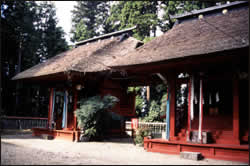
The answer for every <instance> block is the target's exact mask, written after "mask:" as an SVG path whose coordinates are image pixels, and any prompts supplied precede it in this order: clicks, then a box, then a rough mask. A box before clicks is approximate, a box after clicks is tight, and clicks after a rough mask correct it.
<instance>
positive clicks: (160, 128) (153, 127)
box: [126, 121, 166, 137]
mask: <svg viewBox="0 0 250 166" xmlns="http://www.w3.org/2000/svg"><path fill="white" fill-rule="evenodd" d="M138 128H148V129H149V130H150V132H151V134H152V135H153V137H162V133H164V132H166V123H161V122H140V121H139V123H138ZM126 130H127V131H129V130H132V129H131V121H126Z"/></svg>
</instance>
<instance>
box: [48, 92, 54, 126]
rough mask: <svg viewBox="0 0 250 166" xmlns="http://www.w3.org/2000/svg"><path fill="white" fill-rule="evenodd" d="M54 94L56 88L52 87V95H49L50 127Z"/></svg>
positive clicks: (49, 124)
mask: <svg viewBox="0 0 250 166" xmlns="http://www.w3.org/2000/svg"><path fill="white" fill-rule="evenodd" d="M53 94H54V89H53V88H50V97H49V111H48V126H47V127H48V128H50V127H51V113H52V109H53Z"/></svg>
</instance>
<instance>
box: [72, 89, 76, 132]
mask: <svg viewBox="0 0 250 166" xmlns="http://www.w3.org/2000/svg"><path fill="white" fill-rule="evenodd" d="M74 92H75V96H74V127H73V128H74V130H76V129H77V119H76V115H75V110H76V109H77V91H74Z"/></svg>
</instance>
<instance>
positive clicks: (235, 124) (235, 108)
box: [233, 78, 240, 144]
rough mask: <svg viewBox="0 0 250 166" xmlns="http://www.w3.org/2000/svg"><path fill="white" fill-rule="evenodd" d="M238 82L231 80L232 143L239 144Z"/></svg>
mask: <svg viewBox="0 0 250 166" xmlns="http://www.w3.org/2000/svg"><path fill="white" fill-rule="evenodd" d="M239 130H240V128H239V80H238V79H236V78H234V79H233V138H234V140H233V142H234V143H235V144H240V139H239V134H240V133H239Z"/></svg>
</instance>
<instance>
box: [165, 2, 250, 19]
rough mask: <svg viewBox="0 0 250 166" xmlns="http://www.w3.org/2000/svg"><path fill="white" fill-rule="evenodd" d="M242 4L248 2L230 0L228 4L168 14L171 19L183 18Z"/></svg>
mask: <svg viewBox="0 0 250 166" xmlns="http://www.w3.org/2000/svg"><path fill="white" fill-rule="evenodd" d="M242 4H248V1H235V2H231V3H229V4H223V5H219V6H211V7H208V8H204V9H200V10H192V11H190V12H186V13H183V14H178V15H170V18H171V19H183V18H186V17H190V16H194V15H198V14H201V13H208V12H211V11H214V10H219V9H223V8H227V7H233V6H237V5H242Z"/></svg>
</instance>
